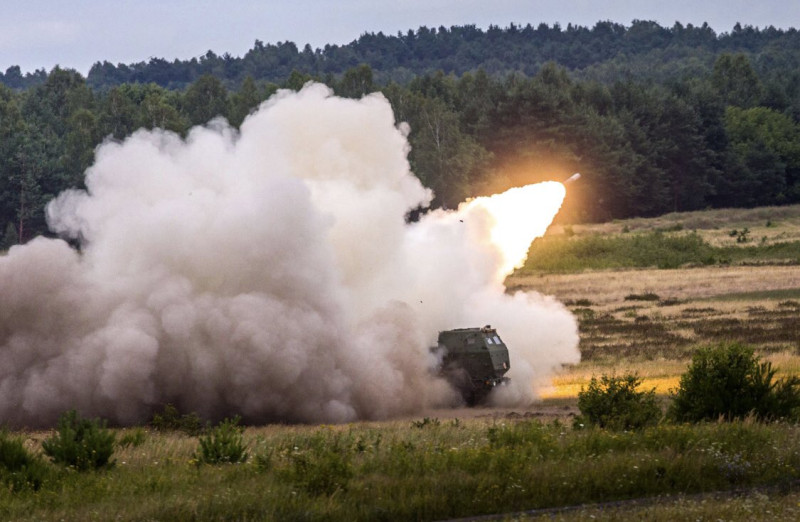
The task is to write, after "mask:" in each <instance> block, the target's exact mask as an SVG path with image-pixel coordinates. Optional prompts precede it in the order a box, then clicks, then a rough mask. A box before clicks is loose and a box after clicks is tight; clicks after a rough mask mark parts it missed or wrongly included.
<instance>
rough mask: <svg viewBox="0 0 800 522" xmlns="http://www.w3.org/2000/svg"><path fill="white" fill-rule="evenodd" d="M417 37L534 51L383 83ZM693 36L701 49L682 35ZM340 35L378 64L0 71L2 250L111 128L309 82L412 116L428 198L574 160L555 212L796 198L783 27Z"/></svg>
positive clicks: (166, 122) (612, 212)
mask: <svg viewBox="0 0 800 522" xmlns="http://www.w3.org/2000/svg"><path fill="white" fill-rule="evenodd" d="M545 29H546V30H545ZM551 33H554V34H557V35H561V36H560V38H561V40H560V41H556V40H554V39H553V38H554V37H553V35H552V34H551ZM424 35H427V36H424ZM456 35H460V36H458V38H456ZM469 35H473V36H469ZM493 35H494V36H493ZM546 35H550V37H548V38H550V39H547V38H546V37H545V36H546ZM570 35H571V36H570ZM658 35H661V36H658ZM704 35H705V36H704ZM401 36H402V38H401ZM412 36H413V38H412ZM472 37H474V38H473V40H470V38H472ZM424 38H428V39H429V40H430V41H431V42H433V43H431V44H430V46H428V47H425V49H426V51H425V52H424V53H422V52H420V53H418V54H419V59H422V58H425V57H427V58H426V59H427V60H428V62H426V64H428V65H426V66H425V67H430V68H431V69H432V68H433V67H435V66H436V64H439V65H441V63H443V62H441V61H436V60H434V58H432V57H434V56H438V57H439V58H437V60H448V59H454V58H453V57H454V56H461V54H459V53H462V51H459V49H462V48H461V47H460V46H458V45H455V44H453V45H454V47H453V48H452V49H449V50H448V48H446V47H443V46H442V42H446V41H450V40H452V39H454V38H456V40H457V41H479V42H484V43H486V42H491V41H492V40H491V38H494V39H495V40H496V41H498V42H501V43H504V42H505V43H507V42H509V41H512V40H514V39H516V41H519V42H527V43H526V44H525V45H527V46H528V47H530V48H532V49H534V48H535V49H538V51H537V53H538V54H534V55H532V56H530V57H526V56H525V55H524V53H522V54H520V53H519V52H518V53H517V54H515V52H514V51H513V49H517V50H518V51H519V50H521V49H527V48H528V47H524V46H518V47H516V48H515V47H505V48H504V49H505V50H504V51H503V52H504V53H506V54H508V55H514V56H517V59H518V60H520V62H519V63H522V62H525V63H528V64H529V65H530V67H531V68H530V69H525V68H524V67H519V66H518V65H519V63H517V64H516V65H515V63H514V62H510V61H509V62H503V63H504V64H505V65H503V66H502V67H500V66H498V67H491V66H490V65H491V64H489V63H488V62H480V63H485V64H486V65H487V67H477V68H473V67H470V64H471V63H473V62H470V61H469V60H468V59H467V58H464V65H463V66H462V68H461V69H458V68H454V67H441V68H439V69H436V70H430V71H427V72H421V73H418V74H417V73H413V72H411V69H408V68H407V69H406V70H407V71H409V72H408V75H407V77H406V78H404V79H402V81H401V80H392V79H387V76H386V71H387V70H388V69H387V68H386V66H385V65H382V64H384V62H385V61H386V60H389V59H390V58H389V57H387V56H389V55H390V54H391V53H389V51H387V50H386V48H385V47H384V44H385V45H389V43H387V42H395V43H397V42H403V41H406V40H408V41H412V40H413V42H414V44H413V45H411V44H409V45H411V46H412V48H416V47H414V46H417V45H421V44H420V43H419V41H421V40H424ZM637 38H638V40H637ZM582 39H585V41H586V42H589V43H591V42H594V43H593V44H592V45H589V43H586V44H585V45H584V44H580V42H584V40H582ZM373 40H374V41H375V42H377V43H374V45H373V46H370V45H368V42H373ZM529 40H530V41H529ZM676 41H680V42H683V43H682V44H681V46H679V45H677V44H676V43H675V42H676ZM359 42H360V43H359ZM631 42H634V43H631ZM635 42H638V44H637V43H635ZM659 42H660V43H659ZM691 42H694V45H696V47H692V48H690V47H687V46H689V45H690V44H691ZM407 43H408V42H407ZM579 44H580V45H579ZM623 44H625V46H627V47H624V46H623ZM283 45H288V44H283ZM292 45H293V44H292ZM350 45H351V46H355V48H358V49H361V50H360V51H359V52H360V53H361V54H358V55H357V57H356V58H353V60H356V61H357V60H358V59H359V58H361V57H364V56H367V55H368V56H367V57H369V56H373V55H374V56H375V57H380V60H383V61H380V60H378V58H375V59H374V60H372V62H373V63H376V64H378V65H377V68H376V67H373V65H371V64H370V63H368V61H365V62H363V63H355V65H353V66H350V67H347V68H345V69H342V70H341V71H340V72H331V71H335V70H334V69H331V70H329V71H322V70H319V69H303V67H294V66H292V65H291V64H292V63H293V62H292V60H291V59H289V58H288V57H290V56H293V55H292V53H287V59H286V61H285V62H281V63H279V64H278V65H274V64H273V65H274V67H275V70H277V71H282V72H283V73H284V74H285V76H283V77H281V78H280V79H278V80H274V81H273V80H268V79H265V78H264V77H263V75H261V76H259V77H258V78H257V77H255V76H253V75H246V76H244V78H243V79H242V80H241V82H239V83H236V82H237V81H238V76H235V75H234V76H231V75H229V74H228V73H225V72H224V71H222V72H220V71H216V70H214V69H213V68H212V69H210V70H208V71H205V72H203V74H201V75H200V76H198V77H197V78H195V79H193V80H192V81H190V82H189V83H187V84H186V87H185V88H183V87H180V88H179V87H177V86H178V85H179V83H175V84H171V83H170V81H167V80H165V81H161V80H158V81H156V80H154V79H153V78H152V77H150V79H149V80H145V79H144V78H145V77H142V78H138V77H134V78H133V79H131V78H128V77H126V78H125V79H124V81H122V82H121V83H119V84H114V83H113V82H106V83H102V82H101V83H100V84H98V83H97V81H96V78H97V77H96V76H93V73H90V74H89V77H88V78H84V77H83V76H82V75H80V74H79V73H77V72H75V71H72V70H66V69H61V68H58V67H57V68H55V69H53V70H52V71H50V72H49V73H42V74H39V73H37V74H39V76H41V78H40V80H41V81H38V80H37V81H35V82H32V83H31V85H28V86H24V85H23V86H20V85H18V84H15V83H14V82H13V81H12V82H7V80H8V77H9V71H7V72H6V74H5V75H4V77H3V78H0V79H2V80H3V81H4V82H6V85H0V233H2V236H0V240H1V242H0V246H2V247H6V248H7V247H8V246H10V245H12V244H14V243H17V242H25V241H27V240H28V239H30V238H31V237H33V236H34V235H38V234H41V233H46V224H45V220H44V212H43V208H44V205H45V204H46V202H47V201H49V200H50V199H51V198H52V197H54V196H55V195H56V194H58V193H59V192H60V191H62V190H64V189H66V188H69V187H80V186H81V185H82V182H83V172H84V170H85V169H86V168H87V167H88V166H89V165H90V164H91V163H92V161H93V155H94V149H95V147H96V146H97V145H98V144H99V143H101V142H102V141H103V140H104V139H117V140H119V139H123V138H124V137H125V136H128V135H129V134H131V133H132V132H133V131H135V130H136V129H139V128H148V129H150V128H155V127H158V128H164V129H167V130H171V131H174V132H176V133H178V134H181V135H185V133H186V132H187V131H188V129H189V128H190V127H191V126H193V125H200V124H204V123H206V122H208V121H209V120H210V119H212V118H214V117H217V116H223V117H225V118H227V119H228V121H229V122H230V123H231V124H232V125H233V126H238V125H240V124H241V122H242V121H243V119H244V118H245V117H246V115H247V114H249V113H250V112H251V111H252V110H253V109H254V108H255V107H257V106H258V105H259V103H261V102H262V101H263V100H265V99H266V98H268V97H269V96H270V95H271V94H272V93H274V92H275V91H276V90H277V89H279V88H285V89H294V90H297V89H300V88H301V87H302V86H303V85H304V84H305V83H306V82H308V81H312V80H313V81H318V82H323V83H326V84H327V85H329V86H330V87H331V88H332V89H333V90H334V92H336V94H337V95H339V96H345V97H352V98H358V97H361V96H363V95H366V94H369V93H373V92H381V93H382V94H383V95H384V96H386V98H387V99H388V100H389V101H390V102H391V104H392V106H393V108H394V111H395V115H396V119H397V121H398V122H401V121H405V122H408V123H409V124H410V127H411V134H410V136H409V140H410V143H411V152H410V156H409V159H410V162H411V165H412V169H413V171H414V173H415V174H416V175H417V176H418V177H419V178H420V180H421V181H422V182H423V183H424V184H425V185H426V186H428V187H431V188H433V189H434V191H435V192H436V200H435V201H434V205H436V206H445V207H450V208H452V207H454V206H456V205H457V204H458V203H459V202H460V201H463V200H464V199H465V198H466V197H470V196H476V195H482V194H488V193H493V192H497V191H499V190H504V189H506V188H508V187H510V186H515V185H520V184H526V183H531V182H537V181H542V180H545V179H561V180H563V179H565V178H566V177H568V176H569V175H570V174H571V173H572V172H582V173H583V174H584V176H583V178H582V179H581V181H580V182H579V183H576V184H574V185H571V186H570V197H569V198H568V199H567V203H566V207H565V209H564V210H563V211H562V219H569V220H571V221H599V220H607V219H612V218H626V217H632V216H653V215H658V214H662V213H665V212H669V211H682V210H695V209H702V208H706V207H726V206H757V205H767V204H788V203H795V202H799V201H800V123H798V122H799V121H800V67H798V65H800V38H798V37H797V33H796V31H795V30H793V29H792V30H789V31H778V30H774V29H767V30H756V29H753V28H750V27H746V28H741V27H739V26H737V28H735V30H734V31H733V32H732V33H730V34H726V35H722V36H719V35H715V34H714V33H713V31H711V30H710V29H709V28H707V26H704V27H701V28H697V27H692V26H687V27H683V26H679V24H676V26H675V27H673V28H672V29H665V28H661V27H659V26H658V25H657V24H653V23H650V22H648V23H645V22H641V23H634V24H633V25H632V26H631V27H630V28H624V27H622V26H617V25H616V24H612V23H605V22H604V23H599V24H597V25H596V26H595V27H594V28H593V29H591V30H589V29H584V28H574V27H572V26H570V27H568V28H567V30H561V29H560V28H558V27H547V26H545V27H544V28H543V26H539V28H537V29H531V28H530V27H529V26H528V27H525V28H520V27H515V26H511V27H509V28H506V29H504V30H501V29H497V28H490V29H489V30H488V31H486V32H483V31H480V30H477V29H475V28H470V27H465V28H451V29H450V30H442V29H440V30H438V31H437V30H430V31H427V32H422V33H421V32H420V31H418V32H417V33H413V34H412V33H409V34H408V35H398V37H380V36H379V35H364V36H362V37H361V38H360V39H359V40H357V41H356V42H354V43H353V44H350ZM392 45H394V44H392ZM404 45H405V44H404ZM262 46H263V44H262ZM581 46H583V47H586V46H589V47H592V48H593V49H594V48H595V47H597V49H596V50H595V54H603V53H606V54H607V55H608V56H612V58H610V59H608V60H605V61H602V62H597V61H595V62H592V61H591V60H590V59H589V58H587V59H586V61H585V62H580V64H583V65H585V64H589V65H585V67H583V68H582V69H576V68H575V63H578V62H574V60H573V61H570V60H572V58H563V60H564V63H562V62H561V61H548V62H545V63H542V64H539V63H537V62H536V60H538V59H539V58H540V57H544V56H551V55H552V56H561V55H559V54H558V53H562V54H563V56H572V54H571V53H576V54H575V55H576V56H577V55H579V54H581V52H582V51H579V50H580V49H581V48H582V47H581ZM614 46H616V47H614ZM256 47H259V45H258V43H257V46H256ZM263 47H265V48H266V47H270V48H272V47H280V45H278V46H263ZM345 47H347V46H345ZM478 47H480V45H478ZM500 47H502V45H498V49H496V50H495V51H493V52H500V50H499V49H500ZM562 47H563V49H562ZM348 48H349V47H348ZM540 48H541V49H540ZM551 48H552V49H551ZM609 48H611V50H609ZM618 48H624V49H627V50H626V51H624V52H622V51H619V49H618ZM731 48H735V49H736V51H735V52H728V50H729V49H731ZM326 49H328V47H326ZM337 49H343V48H337ZM370 49H372V51H369V50H370ZM546 49H550V51H546ZM559 49H560V50H559ZM565 49H568V50H569V52H568V51H567V50H565ZM614 49H617V50H614ZM637 49H639V51H641V52H639V51H637ZM687 49H691V50H690V51H687ZM368 51H369V52H371V53H372V54H369V52H368ZM434 51H435V52H434ZM612 51H613V52H612ZM251 52H252V51H251ZM331 52H333V51H331ZM463 52H466V51H463ZM486 52H487V53H488V52H489V51H486ZM547 52H549V53H551V55H548V54H546V53H547ZM387 53H388V54H387ZM543 53H544V54H543ZM553 53H555V54H553ZM564 53H566V54H564ZM615 53H616V54H615ZM626 53H629V54H626ZM248 54H250V53H248ZM300 54H303V53H300ZM412 54H413V53H412ZM312 55H314V56H317V55H320V56H325V52H322V53H318V52H317V53H314V52H312ZM475 56H477V58H475V60H478V59H479V58H480V56H483V55H479V54H478V51H475V55H474V56H473V58H474V57H475ZM487 56H488V54H487ZM245 58H246V57H245ZM320 59H321V58H320ZM208 60H212V58H211V57H208ZM208 60H204V59H201V60H199V61H197V64H198V66H199V64H200V63H201V62H203V63H205V61H208ZM241 60H245V59H244V58H243V59H241ZM223 62H224V59H223ZM456 62H459V60H456ZM239 63H244V62H243V61H240V62H239ZM341 63H343V64H344V63H347V64H349V63H351V62H346V61H345V62H341ZM398 63H401V62H398ZM402 63H406V62H402ZM476 63H477V62H476ZM492 63H494V62H492ZM565 63H566V65H565ZM284 65H285V66H286V68H283V69H282V68H281V67H283V66H284ZM339 66H342V65H341V64H340V65H339ZM95 67H97V66H95ZM131 67H132V66H131ZM289 67H291V69H289ZM93 70H95V68H93ZM247 70H248V69H247V68H245V69H243V70H242V73H244V72H245V71H247ZM534 70H535V72H533V71H534ZM308 71H314V72H308ZM16 72H19V71H16ZM12 76H14V75H12ZM33 76H35V75H28V76H24V77H22V78H23V80H25V79H26V78H28V77H30V78H33ZM39 76H37V78H38V77H39ZM15 77H16V78H17V80H18V79H19V77H20V75H16V76H15ZM30 78H29V79H30ZM93 78H94V79H93ZM165 85H166V86H165Z"/></svg>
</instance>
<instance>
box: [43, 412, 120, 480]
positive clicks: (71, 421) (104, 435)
mask: <svg viewBox="0 0 800 522" xmlns="http://www.w3.org/2000/svg"><path fill="white" fill-rule="evenodd" d="M114 439H115V436H114V434H113V433H111V432H110V431H109V430H108V429H106V422H105V421H102V422H101V421H100V420H99V419H82V418H81V417H80V416H79V415H78V413H77V412H76V411H75V410H70V411H68V412H66V413H64V414H63V415H62V416H61V418H60V419H59V421H58V429H57V430H56V434H55V435H53V436H52V437H49V438H47V439H46V440H45V441H44V442H42V449H43V450H44V453H45V455H47V456H48V457H50V458H51V459H52V460H53V462H55V463H58V464H63V465H64V466H69V467H72V468H75V469H76V470H78V471H85V470H89V469H100V468H106V467H111V466H113V465H114V463H113V462H112V461H111V455H112V454H113V453H114Z"/></svg>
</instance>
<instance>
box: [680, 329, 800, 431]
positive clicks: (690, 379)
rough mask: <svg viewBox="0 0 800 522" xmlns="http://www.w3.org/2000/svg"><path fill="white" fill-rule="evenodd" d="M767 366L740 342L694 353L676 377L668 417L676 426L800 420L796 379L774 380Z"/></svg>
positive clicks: (799, 392) (773, 371)
mask: <svg viewBox="0 0 800 522" xmlns="http://www.w3.org/2000/svg"><path fill="white" fill-rule="evenodd" d="M775 371H776V370H775V369H773V368H772V364H771V363H769V362H764V363H762V362H760V360H759V358H758V357H757V356H756V355H755V354H754V352H753V349H752V348H751V347H749V346H745V345H743V344H740V343H736V342H730V343H720V344H718V345H715V346H707V347H704V348H701V349H700V350H698V351H697V352H696V353H695V355H694V357H693V358H692V363H691V364H690V365H689V369H688V370H687V371H686V373H684V374H683V375H682V376H681V381H680V386H679V388H678V390H677V392H676V393H675V394H674V396H673V402H672V405H671V407H670V409H669V416H670V417H671V418H673V419H674V420H677V421H688V422H697V421H702V420H716V419H718V418H720V417H721V418H724V419H726V420H731V419H737V418H743V417H746V416H748V415H751V414H752V415H755V416H756V417H757V418H759V419H762V420H764V419H781V418H794V419H797V418H798V416H799V415H800V378H798V377H789V378H787V379H783V380H776V379H775Z"/></svg>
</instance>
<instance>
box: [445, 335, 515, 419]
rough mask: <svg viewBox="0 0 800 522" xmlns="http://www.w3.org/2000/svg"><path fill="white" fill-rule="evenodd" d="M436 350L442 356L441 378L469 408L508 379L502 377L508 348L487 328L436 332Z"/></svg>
mask: <svg viewBox="0 0 800 522" xmlns="http://www.w3.org/2000/svg"><path fill="white" fill-rule="evenodd" d="M436 351H437V352H438V353H440V354H441V355H442V365H441V373H442V375H444V376H445V377H446V378H447V380H448V381H450V383H451V384H453V386H455V387H456V388H457V389H458V390H459V391H460V392H461V394H462V395H463V396H464V400H465V401H466V402H467V404H469V405H471V406H472V405H475V404H477V403H480V402H481V401H482V400H484V399H485V398H486V396H487V395H489V392H490V391H492V389H494V387H495V386H498V385H502V384H505V383H506V382H508V380H509V379H508V377H504V375H505V373H506V372H507V371H508V369H509V368H510V367H511V362H510V361H509V359H508V348H506V345H505V343H503V341H502V340H501V339H500V336H499V335H498V334H497V330H495V329H494V328H492V327H491V326H489V325H486V326H484V327H483V328H459V329H456V330H446V331H443V332H439V346H438V348H436Z"/></svg>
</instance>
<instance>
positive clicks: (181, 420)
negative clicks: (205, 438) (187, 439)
mask: <svg viewBox="0 0 800 522" xmlns="http://www.w3.org/2000/svg"><path fill="white" fill-rule="evenodd" d="M150 426H152V428H153V429H154V430H156V431H181V432H183V433H186V434H187V435H191V436H192V437H194V436H197V435H200V434H201V433H202V432H203V430H204V429H205V426H204V425H203V421H201V420H200V417H198V416H197V414H196V413H183V414H182V413H181V412H179V411H178V408H176V407H175V406H173V405H172V404H167V405H165V406H164V409H162V410H161V411H160V412H156V413H155V414H153V419H152V420H151V421H150Z"/></svg>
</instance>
